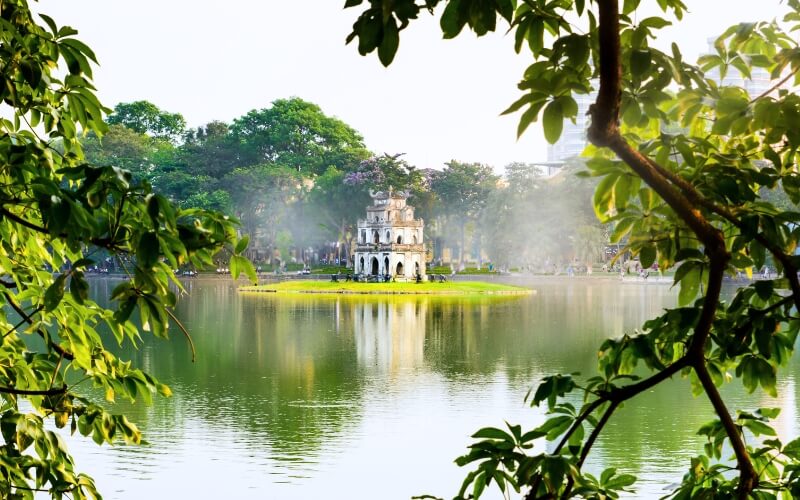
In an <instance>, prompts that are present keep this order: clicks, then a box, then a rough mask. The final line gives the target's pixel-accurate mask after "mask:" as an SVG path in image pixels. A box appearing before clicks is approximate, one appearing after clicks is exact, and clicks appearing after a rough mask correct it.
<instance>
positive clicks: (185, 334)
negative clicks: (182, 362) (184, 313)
mask: <svg viewBox="0 0 800 500" xmlns="http://www.w3.org/2000/svg"><path fill="white" fill-rule="evenodd" d="M164 310H165V311H166V312H167V314H168V315H169V317H170V318H172V321H174V322H175V324H176V325H178V328H179V329H180V331H181V332H183V336H184V337H186V340H188V341H189V348H190V349H191V350H192V363H194V360H195V350H194V341H193V340H192V336H191V335H190V334H189V330H187V329H186V327H185V326H183V323H181V321H180V320H179V319H178V318H177V317H176V316H175V314H174V313H173V312H172V311H170V310H169V309H168V308H166V307H165V308H164Z"/></svg>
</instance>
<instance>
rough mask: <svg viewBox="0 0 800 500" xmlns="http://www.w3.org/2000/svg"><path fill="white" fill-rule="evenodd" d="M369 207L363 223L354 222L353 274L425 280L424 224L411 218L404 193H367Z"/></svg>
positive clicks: (360, 221)
mask: <svg viewBox="0 0 800 500" xmlns="http://www.w3.org/2000/svg"><path fill="white" fill-rule="evenodd" d="M369 194H370V196H371V197H372V203H373V205H372V206H371V207H367V218H366V220H362V219H359V220H358V244H357V245H356V251H355V260H354V262H355V268H354V271H355V273H356V274H367V275H386V274H389V275H392V276H395V277H397V278H408V279H413V278H415V277H416V276H417V274H419V275H420V276H422V278H423V279H424V278H425V244H424V243H423V239H422V232H423V229H424V227H425V222H424V221H423V220H422V219H414V207H412V206H409V205H406V200H407V199H408V192H407V191H405V192H404V191H401V192H393V191H392V189H391V188H389V191H388V192H383V191H379V192H377V193H375V192H372V191H370V193H369Z"/></svg>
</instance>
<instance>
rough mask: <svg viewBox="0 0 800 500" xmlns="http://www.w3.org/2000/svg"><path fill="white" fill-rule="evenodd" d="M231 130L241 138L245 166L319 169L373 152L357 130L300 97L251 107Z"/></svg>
mask: <svg viewBox="0 0 800 500" xmlns="http://www.w3.org/2000/svg"><path fill="white" fill-rule="evenodd" d="M230 131H231V135H232V137H233V138H234V139H235V140H236V141H237V142H238V144H239V148H240V151H241V156H240V166H247V165H257V164H262V163H278V164H281V165H287V166H291V167H294V168H295V169H297V170H298V171H300V172H303V173H304V174H305V175H319V174H321V173H323V172H324V171H325V169H327V168H328V167H329V166H334V167H337V168H340V169H341V168H343V167H344V166H346V165H355V164H357V163H358V161H360V160H363V159H364V158H366V157H367V156H368V154H369V153H368V152H367V150H366V148H365V147H364V140H363V138H362V137H361V135H360V134H359V133H358V132H356V131H355V130H353V129H352V128H351V127H350V126H349V125H347V124H345V123H344V122H343V121H341V120H339V119H337V118H332V117H329V116H327V115H325V114H324V113H323V112H322V110H321V109H320V108H319V106H317V105H316V104H312V103H310V102H307V101H304V100H302V99H299V98H296V97H294V98H291V99H278V100H276V101H274V102H273V103H272V107H270V108H265V109H260V110H255V109H254V110H252V111H250V112H249V113H247V114H246V115H245V116H242V117H240V118H237V119H236V120H234V122H233V125H232V126H231V130H230Z"/></svg>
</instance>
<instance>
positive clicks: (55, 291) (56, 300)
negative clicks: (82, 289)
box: [44, 274, 67, 312]
mask: <svg viewBox="0 0 800 500" xmlns="http://www.w3.org/2000/svg"><path fill="white" fill-rule="evenodd" d="M66 281H67V275H66V274H60V275H59V276H58V277H57V278H56V279H55V281H53V283H52V284H51V285H50V286H49V287H47V290H46V291H45V292H44V310H45V311H47V312H50V311H52V310H54V309H55V308H56V307H58V304H60V303H61V299H63V298H64V284H65V283H66Z"/></svg>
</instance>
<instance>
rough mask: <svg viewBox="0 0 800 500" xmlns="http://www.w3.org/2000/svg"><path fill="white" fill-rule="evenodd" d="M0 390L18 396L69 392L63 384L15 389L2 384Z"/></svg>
mask: <svg viewBox="0 0 800 500" xmlns="http://www.w3.org/2000/svg"><path fill="white" fill-rule="evenodd" d="M0 392H4V393H6V394H15V395H18V396H56V395H58V394H64V393H65V392H67V386H66V385H62V386H61V387H55V388H51V389H43V390H37V389H15V388H14V387H3V386H0Z"/></svg>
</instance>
